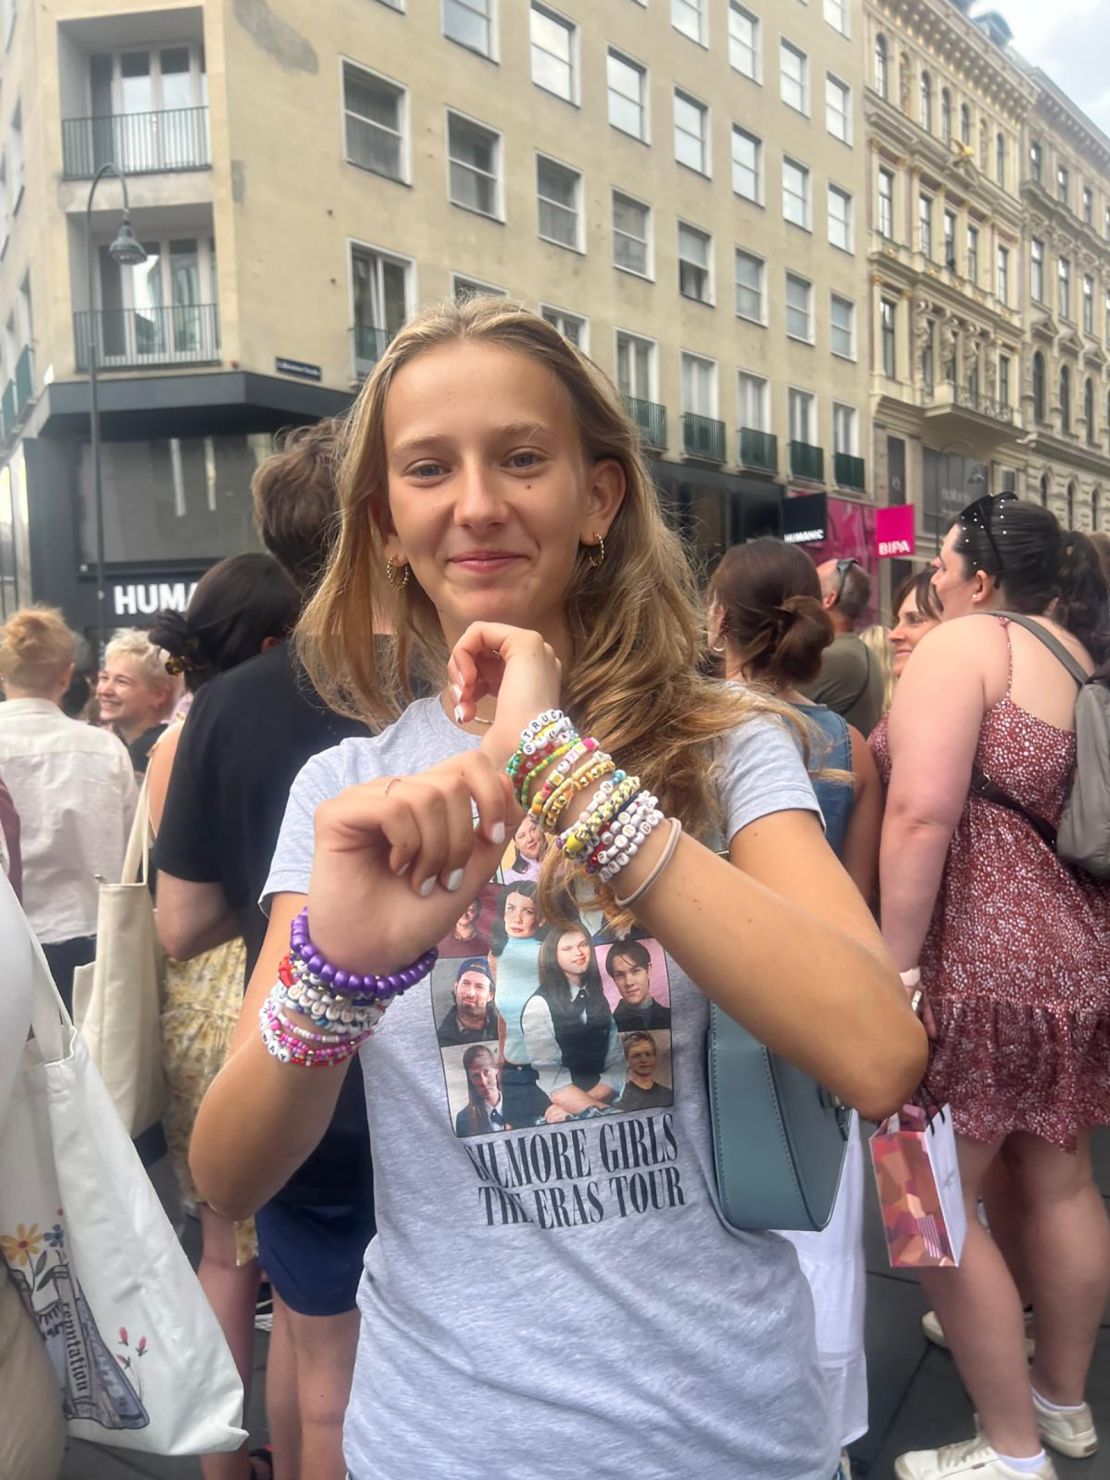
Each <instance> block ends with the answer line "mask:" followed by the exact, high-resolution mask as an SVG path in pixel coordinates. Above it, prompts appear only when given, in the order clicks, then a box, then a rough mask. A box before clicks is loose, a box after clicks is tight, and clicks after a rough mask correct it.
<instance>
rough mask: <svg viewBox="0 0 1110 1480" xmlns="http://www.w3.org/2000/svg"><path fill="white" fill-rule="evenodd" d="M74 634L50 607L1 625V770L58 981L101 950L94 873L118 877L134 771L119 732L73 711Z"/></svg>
mask: <svg viewBox="0 0 1110 1480" xmlns="http://www.w3.org/2000/svg"><path fill="white" fill-rule="evenodd" d="M74 651H75V641H74V636H73V633H72V632H71V631H70V630H69V628H68V627H67V626H66V622H65V618H64V617H63V616H62V614H61V612H60V611H58V610H56V608H54V607H47V606H31V607H24V608H23V610H22V611H17V612H14V613H13V614H12V615H11V616H10V617H9V618H8V620H7V621H6V622H5V623H4V625H3V627H0V678H2V680H3V684H4V693H5V696H6V698H7V703H5V704H0V777H2V778H3V780H4V782H5V783H6V785H7V787H8V790H9V791H10V792H11V794H12V800H13V802H14V803H15V809H16V812H17V813H18V814H19V821H20V828H21V834H20V848H21V852H22V856H23V907H24V909H25V910H26V912H27V918H28V919H29V920H30V922H31V928H32V929H33V930H34V932H35V934H36V935H37V936H38V938H39V940H40V941H41V943H42V947H43V950H44V951H45V952H46V958H47V960H48V961H49V962H50V969H51V971H52V972H53V973H54V980H55V981H56V982H57V984H58V990H59V991H60V992H61V994H62V996H63V998H64V999H65V1001H66V1006H67V1007H68V1006H70V1005H71V1002H72V991H73V972H74V968H75V967H77V966H82V965H85V964H86V963H87V962H89V961H91V960H92V959H93V957H94V954H95V947H96V941H95V938H94V937H95V935H96V913H97V894H98V886H97V875H98V874H99V875H100V876H101V877H102V878H104V879H106V880H108V882H109V883H113V884H114V883H118V882H119V878H120V874H121V872H122V870H123V855H124V851H125V849H126V847H127V835H128V833H129V831H130V829H131V819H132V817H133V816H134V815H135V802H136V790H135V778H134V775H133V773H132V770H131V763H130V761H129V760H128V756H127V751H126V750H125V749H124V747H123V746H122V745H121V744H120V742H119V741H118V740H117V739H116V737H115V736H114V735H109V734H107V733H106V732H105V731H103V730H97V729H94V728H93V727H92V726H91V725H84V724H81V723H80V722H79V721H78V720H74V719H67V718H66V716H65V715H64V714H63V713H62V710H61V698H62V695H63V694H64V693H65V691H66V689H67V688H68V687H69V681H70V679H71V678H72V677H73V659H74Z"/></svg>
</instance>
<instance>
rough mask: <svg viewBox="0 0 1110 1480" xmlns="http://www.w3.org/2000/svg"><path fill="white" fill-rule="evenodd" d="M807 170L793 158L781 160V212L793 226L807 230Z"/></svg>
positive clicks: (808, 204) (808, 217) (808, 211)
mask: <svg viewBox="0 0 1110 1480" xmlns="http://www.w3.org/2000/svg"><path fill="white" fill-rule="evenodd" d="M809 208H810V198H809V170H808V169H807V168H806V166H805V165H804V164H799V163H798V162H797V160H795V159H787V158H785V157H784V158H783V161H782V214H783V216H784V217H785V218H786V220H787V221H790V222H792V223H793V225H795V226H801V227H804V229H805V230H806V231H808V230H809V219H810V210H809Z"/></svg>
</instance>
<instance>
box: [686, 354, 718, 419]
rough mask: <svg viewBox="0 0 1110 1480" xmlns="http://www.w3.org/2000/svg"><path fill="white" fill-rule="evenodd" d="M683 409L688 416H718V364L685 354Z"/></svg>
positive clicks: (701, 356) (699, 356)
mask: <svg viewBox="0 0 1110 1480" xmlns="http://www.w3.org/2000/svg"><path fill="white" fill-rule="evenodd" d="M682 409H683V411H684V412H685V413H686V414H687V415H688V416H716V415H717V362H716V360H707V359H705V357H704V356H703V355H691V354H686V353H683V356H682Z"/></svg>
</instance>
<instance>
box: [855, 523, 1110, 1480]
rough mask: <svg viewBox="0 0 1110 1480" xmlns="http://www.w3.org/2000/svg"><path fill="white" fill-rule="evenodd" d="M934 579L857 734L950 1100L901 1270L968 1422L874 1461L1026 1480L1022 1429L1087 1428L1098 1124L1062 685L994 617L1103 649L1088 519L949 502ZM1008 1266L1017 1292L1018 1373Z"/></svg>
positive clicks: (1027, 1456) (885, 879)
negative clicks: (952, 1214) (1061, 846)
mask: <svg viewBox="0 0 1110 1480" xmlns="http://www.w3.org/2000/svg"><path fill="white" fill-rule="evenodd" d="M933 588H934V592H935V594H936V596H937V598H938V600H939V601H940V604H941V607H942V610H943V621H942V622H941V624H940V626H939V627H938V628H937V629H936V630H935V631H934V632H932V633H930V634H929V637H928V640H927V641H925V642H923V643H922V644H921V647H920V649H919V650H917V651H916V652H915V654H914V659H913V662H912V663H910V664H908V665H907V667H906V671H905V674H904V676H903V677H902V678H901V680H900V681H899V684H898V690H897V693H896V695H895V700H894V707H893V709H892V711H891V715H890V724H889V730H888V732H887V734H886V735H885V736H884V735H882V734H881V733H880V734H879V735H878V736H877V737H876V745H875V749H876V753H877V758H878V760H879V762H880V769H881V770H882V771H883V772H884V774H885V776H886V777H887V778H888V783H889V784H888V799H887V808H886V818H885V821H884V825H883V838H882V850H881V859H880V882H881V896H882V925H883V934H884V935H885V937H886V940H887V943H888V945H889V946H890V947H891V950H892V951H893V953H894V955H895V958H896V960H897V962H898V966H899V968H900V969H901V972H902V980H903V983H904V984H905V986H906V988H907V989H908V990H909V991H910V992H911V993H912V994H913V995H914V996H915V998H916V999H917V1000H919V1001H920V1002H922V1003H923V1004H924V1008H925V1019H926V1025H927V1027H928V1029H929V1032H930V1035H931V1037H932V1039H933V1048H932V1056H931V1062H930V1067H929V1073H928V1076H927V1080H926V1083H927V1085H928V1089H929V1091H930V1094H931V1096H932V1097H933V1098H934V1099H935V1100H936V1101H937V1102H938V1103H939V1104H942V1105H943V1104H950V1105H951V1106H952V1111H953V1118H954V1123H955V1128H956V1133H957V1146H958V1151H959V1160H960V1172H961V1176H962V1179H963V1187H964V1197H965V1201H966V1204H967V1210H968V1234H967V1242H966V1245H965V1247H964V1251H963V1258H962V1261H961V1264H960V1267H959V1268H958V1269H935V1270H927V1271H923V1272H922V1283H923V1284H924V1286H925V1290H926V1293H927V1294H928V1296H929V1297H930V1299H931V1301H932V1303H933V1305H934V1307H935V1311H936V1316H937V1317H938V1318H939V1320H940V1323H941V1325H942V1327H943V1331H944V1336H945V1338H946V1341H947V1344H948V1346H949V1347H950V1348H951V1351H952V1353H953V1355H954V1357H955V1359H956V1363H957V1365H958V1367H959V1369H960V1373H961V1376H962V1377H963V1379H964V1382H965V1384H966V1386H967V1389H968V1391H969V1393H970V1395H971V1398H972V1400H973V1402H974V1405H975V1408H976V1410H977V1412H978V1415H979V1434H978V1436H977V1437H976V1438H975V1439H972V1440H969V1441H967V1442H965V1443H962V1444H950V1445H946V1446H944V1447H943V1448H942V1449H939V1450H926V1451H920V1452H918V1453H914V1454H908V1455H904V1456H903V1457H902V1459H900V1460H899V1461H898V1464H897V1466H896V1473H897V1474H898V1476H899V1477H901V1480H932V1477H934V1476H939V1475H944V1476H953V1477H954V1476H961V1475H964V1474H970V1473H971V1472H972V1471H974V1472H975V1476H976V1480H996V1477H997V1480H1001V1477H1006V1480H1010V1477H1016V1476H1019V1475H1032V1476H1036V1477H1039V1480H1047V1477H1050V1476H1053V1475H1054V1474H1055V1470H1054V1468H1053V1465H1052V1461H1051V1459H1050V1458H1048V1457H1047V1456H1046V1454H1045V1452H1044V1447H1043V1446H1047V1447H1048V1448H1050V1449H1054V1450H1056V1451H1057V1452H1059V1453H1061V1454H1065V1455H1069V1456H1074V1457H1079V1456H1083V1455H1087V1454H1093V1453H1094V1451H1095V1448H1096V1447H1097V1444H1098V1438H1097V1434H1096V1432H1095V1428H1094V1423H1093V1420H1092V1417H1091V1410H1090V1408H1089V1407H1088V1406H1087V1405H1086V1403H1085V1402H1084V1386H1085V1382H1086V1377H1087V1370H1088V1367H1089V1365H1090V1360H1091V1354H1092V1352H1093V1350H1094V1343H1095V1339H1096V1336H1097V1334H1098V1327H1099V1321H1100V1319H1101V1315H1102V1311H1103V1309H1104V1307H1105V1305H1106V1300H1107V1297H1108V1295H1110V1221H1108V1220H1107V1216H1106V1209H1105V1207H1104V1205H1103V1201H1102V1198H1101V1196H1100V1194H1099V1191H1098V1188H1097V1187H1096V1185H1095V1182H1094V1178H1093V1175H1092V1171H1091V1152H1090V1144H1091V1127H1092V1126H1094V1125H1105V1124H1110V884H1108V883H1107V882H1105V881H1101V880H1096V879H1094V878H1092V877H1091V876H1090V875H1087V874H1083V873H1079V872H1077V871H1075V870H1074V869H1072V868H1069V867H1068V866H1067V865H1066V864H1065V863H1063V862H1062V861H1061V859H1060V858H1059V857H1058V856H1057V854H1056V851H1055V848H1054V847H1053V846H1052V841H1051V840H1052V836H1053V833H1054V831H1055V828H1056V826H1057V825H1058V823H1059V820H1060V815H1061V810H1062V807H1063V803H1064V799H1065V796H1066V794H1067V790H1068V786H1069V784H1070V781H1071V776H1072V770H1073V766H1074V762H1075V748H1076V742H1075V701H1076V684H1075V681H1074V679H1073V678H1072V677H1071V675H1070V673H1069V672H1068V670H1067V669H1066V668H1065V667H1064V665H1063V664H1062V663H1061V662H1060V661H1059V660H1058V659H1057V658H1056V657H1055V656H1054V655H1053V654H1052V652H1050V651H1049V650H1048V649H1047V648H1046V647H1045V646H1044V644H1042V643H1041V642H1040V641H1039V640H1038V638H1037V637H1036V636H1035V634H1033V633H1031V632H1029V631H1027V630H1025V628H1023V627H1021V626H1019V625H1017V624H1016V623H1014V622H1011V621H1009V620H1008V618H1007V613H1013V614H1015V615H1021V616H1024V617H1028V618H1032V619H1033V620H1034V622H1036V623H1037V624H1038V625H1039V626H1041V627H1043V628H1044V629H1045V631H1046V632H1047V633H1049V634H1051V635H1052V636H1053V637H1054V638H1056V640H1057V641H1058V642H1060V643H1062V644H1063V646H1064V647H1065V648H1066V649H1067V650H1068V651H1069V652H1070V653H1071V654H1072V655H1073V657H1074V658H1075V659H1076V660H1077V661H1078V662H1079V664H1080V665H1081V666H1082V667H1083V668H1084V669H1085V670H1086V671H1087V672H1092V671H1093V670H1095V669H1096V668H1100V667H1101V665H1103V664H1104V663H1105V662H1106V659H1107V656H1108V654H1110V621H1108V608H1107V588H1106V583H1105V581H1104V579H1103V576H1102V572H1101V569H1100V566H1099V562H1098V556H1097V553H1096V551H1095V549H1094V547H1093V546H1092V544H1091V542H1090V540H1088V539H1087V538H1086V536H1084V535H1082V534H1074V533H1072V534H1069V533H1067V532H1065V531H1064V530H1062V529H1061V528H1060V526H1059V524H1058V523H1057V521H1056V519H1055V517H1054V516H1053V514H1052V513H1051V512H1050V511H1049V510H1047V509H1042V508H1040V507H1039V506H1037V505H1035V504H1029V503H1019V502H1018V500H1017V499H1016V498H1014V496H1013V495H1012V494H1001V495H997V496H993V497H992V496H986V497H984V498H981V499H978V500H977V501H976V502H975V503H973V504H971V505H969V506H968V508H966V509H965V510H964V511H963V513H962V514H961V515H960V517H959V518H958V519H957V521H956V523H955V524H954V525H953V526H952V528H951V529H950V530H949V531H948V534H947V536H946V538H945V541H944V544H943V547H942V548H941V552H940V555H939V556H938V557H937V561H936V569H935V573H934V576H933ZM972 617H976V618H977V620H971V618H972ZM987 617H989V618H990V620H986V619H985V618H987ZM922 991H923V993H924V995H923V996H922ZM999 1161H1001V1163H1002V1168H1003V1169H1004V1171H1005V1173H1007V1174H1008V1186H1009V1188H1010V1192H1009V1196H1010V1198H1011V1199H1012V1200H1013V1204H1014V1205H1013V1206H1012V1207H1011V1208H1010V1209H1009V1210H1008V1211H1009V1213H1010V1215H1011V1216H1010V1217H1008V1218H1007V1219H1006V1220H1005V1227H1006V1229H1011V1228H1012V1229H1014V1230H1016V1234H1015V1235H1013V1236H1016V1238H1017V1240H1018V1245H1017V1247H1015V1248H1012V1249H1004V1248H1003V1245H1005V1244H1007V1243H1009V1241H1010V1239H1009V1237H1008V1236H1007V1234H1006V1232H1004V1228H1003V1224H1002V1222H1001V1220H1000V1221H999V1223H998V1226H997V1228H996V1230H995V1237H994V1238H993V1239H992V1238H991V1236H990V1235H988V1233H987V1232H986V1230H985V1229H984V1228H983V1227H982V1225H981V1224H980V1222H979V1220H978V1218H977V1216H976V1203H977V1200H978V1198H979V1196H980V1190H981V1189H982V1187H983V1183H984V1179H985V1178H987V1175H988V1172H991V1171H992V1168H995V1173H992V1180H993V1178H994V1176H995V1175H996V1173H997V1168H996V1163H998V1162H999ZM1004 1253H1005V1254H1008V1255H1009V1259H1008V1260H1007V1258H1006V1257H1004ZM1011 1269H1020V1270H1021V1271H1022V1272H1023V1276H1024V1278H1025V1280H1026V1281H1027V1283H1028V1294H1029V1297H1030V1298H1031V1300H1032V1303H1033V1307H1034V1333H1035V1338H1036V1351H1035V1357H1034V1362H1033V1369H1032V1381H1031V1382H1030V1371H1029V1368H1028V1366H1027V1362H1026V1341H1025V1336H1026V1332H1025V1323H1024V1320H1023V1313H1022V1300H1021V1297H1020V1296H1019V1294H1018V1288H1017V1285H1016V1284H1015V1281H1014V1279H1013V1277H1012V1274H1011Z"/></svg>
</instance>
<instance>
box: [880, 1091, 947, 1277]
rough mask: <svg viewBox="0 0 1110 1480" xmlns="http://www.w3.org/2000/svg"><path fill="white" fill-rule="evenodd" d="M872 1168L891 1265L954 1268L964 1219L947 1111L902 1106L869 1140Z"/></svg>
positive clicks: (898, 1266) (913, 1267)
mask: <svg viewBox="0 0 1110 1480" xmlns="http://www.w3.org/2000/svg"><path fill="white" fill-rule="evenodd" d="M871 1164H872V1166H873V1167H874V1168H875V1184H876V1186H877V1188H878V1191H879V1207H880V1208H881V1210H882V1215H883V1231H884V1233H885V1234H886V1247H887V1257H888V1258H889V1259H890V1264H891V1267H892V1268H895V1269H899V1268H900V1269H930V1268H938V1267H944V1266H945V1265H948V1266H952V1265H958V1264H959V1262H960V1255H961V1254H962V1253H963V1247H964V1239H965V1237H966V1236H967V1215H966V1213H965V1211H964V1197H963V1187H962V1186H961V1183H960V1168H959V1165H958V1163H957V1160H956V1137H955V1133H954V1132H953V1129H952V1112H951V1110H950V1109H949V1107H948V1106H947V1105H946V1106H945V1107H944V1108H943V1109H942V1110H939V1111H937V1112H936V1113H935V1114H934V1115H933V1116H932V1117H929V1116H928V1115H926V1113H925V1111H924V1110H921V1109H919V1108H918V1107H917V1106H916V1105H906V1106H904V1107H903V1109H902V1110H901V1112H900V1113H899V1114H898V1115H892V1116H891V1117H890V1119H889V1120H886V1121H884V1122H883V1124H882V1125H880V1126H879V1128H878V1130H877V1131H875V1133H874V1135H873V1136H872V1137H871Z"/></svg>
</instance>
